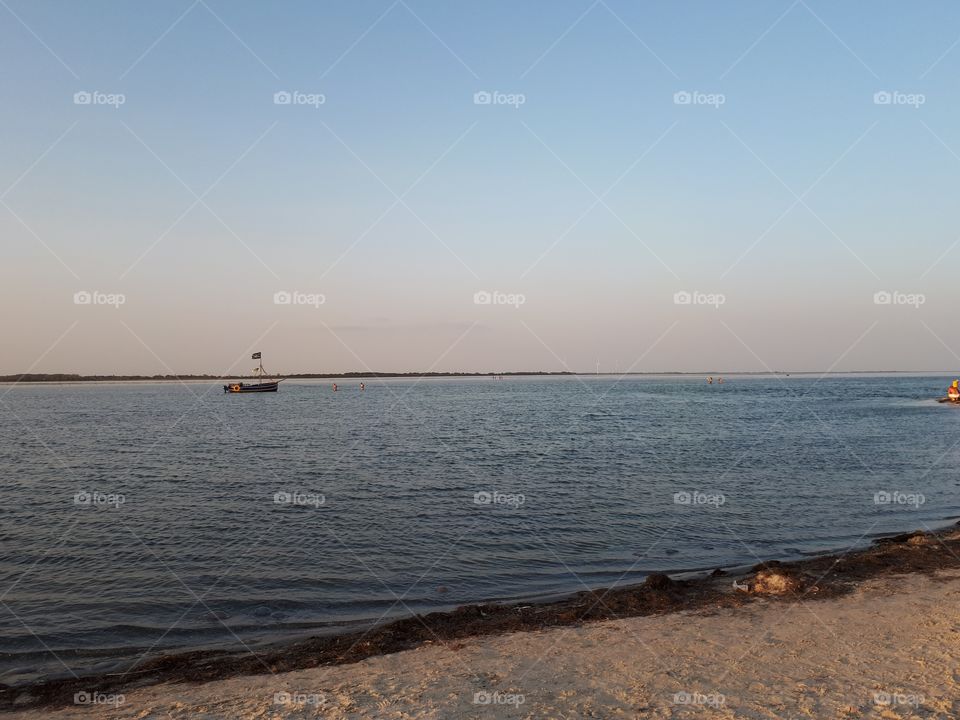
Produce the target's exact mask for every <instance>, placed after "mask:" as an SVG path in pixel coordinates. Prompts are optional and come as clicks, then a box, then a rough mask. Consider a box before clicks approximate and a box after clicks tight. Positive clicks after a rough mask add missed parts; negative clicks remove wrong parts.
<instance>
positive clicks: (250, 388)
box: [223, 381, 280, 394]
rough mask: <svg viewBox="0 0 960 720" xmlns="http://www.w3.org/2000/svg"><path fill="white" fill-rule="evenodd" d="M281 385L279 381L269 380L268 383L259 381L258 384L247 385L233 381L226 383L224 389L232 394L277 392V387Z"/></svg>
mask: <svg viewBox="0 0 960 720" xmlns="http://www.w3.org/2000/svg"><path fill="white" fill-rule="evenodd" d="M278 387H280V383H279V381H278V382H268V383H257V384H256V385H245V384H241V383H233V384H231V385H224V386H223V391H224V392H225V393H230V394H242V393H265V392H276V391H277V388H278Z"/></svg>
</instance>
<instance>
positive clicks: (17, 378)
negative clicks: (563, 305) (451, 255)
mask: <svg viewBox="0 0 960 720" xmlns="http://www.w3.org/2000/svg"><path fill="white" fill-rule="evenodd" d="M951 373H956V371H954V370H840V371H832V372H819V371H816V370H800V371H793V370H775V371H773V372H770V371H750V370H734V371H723V370H719V371H718V370H704V371H701V372H688V371H676V370H665V371H657V372H628V373H618V372H602V373H594V372H573V371H570V370H562V371H553V370H523V371H511V372H345V373H289V374H284V373H278V374H271V375H270V377H277V378H284V379H290V380H336V379H353V378H357V379H363V378H473V377H558V376H584V377H590V376H603V377H628V376H653V377H656V376H666V375H685V376H693V377H700V376H707V375H719V376H723V375H726V376H729V377H735V376H737V375H755V376H770V377H777V376H781V375H820V376H827V375H900V374H912V375H949V374H951ZM226 379H236V380H247V379H250V380H256V379H257V378H256V376H255V375H79V374H76V373H20V374H17V375H0V383H22V382H26V383H42V382H52V383H71V382H123V381H137V380H139V381H177V380H211V381H221V380H226Z"/></svg>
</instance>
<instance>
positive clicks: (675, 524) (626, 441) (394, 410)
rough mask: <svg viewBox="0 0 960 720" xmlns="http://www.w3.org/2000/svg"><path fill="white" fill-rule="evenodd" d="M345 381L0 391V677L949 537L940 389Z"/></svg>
mask: <svg viewBox="0 0 960 720" xmlns="http://www.w3.org/2000/svg"><path fill="white" fill-rule="evenodd" d="M357 385H358V383H357V382H342V383H340V388H341V389H340V391H339V392H337V393H333V392H331V390H330V387H329V383H326V382H307V381H304V382H294V381H290V382H285V383H284V384H283V385H282V388H281V391H280V392H279V393H277V394H276V395H246V396H232V395H231V396H225V395H223V394H222V391H221V389H220V386H219V385H215V386H209V385H206V384H202V383H192V384H189V385H188V386H187V387H185V386H183V385H179V384H176V383H166V384H97V385H62V386H52V385H49V386H48V385H34V386H25V385H21V386H16V387H12V388H10V387H0V394H4V393H5V394H4V395H3V398H2V402H0V418H2V422H0V462H2V465H3V468H4V469H5V473H4V480H3V483H2V485H0V517H2V525H0V682H7V683H10V682H16V681H21V680H25V679H28V678H31V677H36V676H38V675H52V674H64V673H66V672H67V671H68V668H69V669H70V670H72V671H75V672H80V671H90V670H102V669H106V668H115V667H117V666H118V665H119V667H124V666H125V665H124V663H126V664H129V663H130V662H132V661H133V660H135V659H136V658H139V657H142V656H143V655H144V654H145V653H159V652H169V651H171V650H173V649H177V648H179V649H182V648H194V647H211V646H229V647H236V646H238V645H239V644H240V642H241V641H242V642H243V643H245V644H247V645H254V644H256V643H262V642H272V641H277V640H278V639H281V640H282V639H287V638H294V637H301V636H304V635H310V634H316V633H319V632H332V631H336V630H339V629H341V628H343V627H344V626H345V625H349V624H351V623H356V622H359V621H364V622H369V621H372V620H376V619H379V618H383V617H391V616H395V615H399V614H404V613H409V612H411V611H417V612H419V611H425V610H431V609H438V608H446V607H450V606H454V605H457V604H462V603H467V602H475V601H480V600H494V599H508V598H510V599H512V598H532V597H543V596H549V595H551V594H558V593H566V592H571V591H576V590H581V589H583V588H584V587H585V586H588V587H598V586H608V585H611V584H615V583H629V582H637V581H639V580H641V579H642V578H643V576H644V575H645V574H648V573H650V572H652V571H667V572H679V571H694V570H702V569H709V568H714V567H717V566H731V565H742V564H752V563H754V562H756V561H757V560H758V559H769V558H788V557H796V556H800V555H802V554H805V553H814V552H822V551H824V550H842V549H845V548H847V547H851V546H854V545H860V544H864V543H866V542H868V541H869V540H870V538H872V537H875V536H877V535H879V534H883V533H889V532H895V531H902V530H908V529H913V528H918V527H923V526H924V524H926V525H928V526H930V527H933V526H936V525H937V524H942V523H943V522H944V521H945V520H948V519H950V518H954V517H955V516H957V515H958V514H960V512H958V511H960V494H958V490H960V473H958V470H957V466H958V459H960V446H958V445H957V443H958V441H960V409H957V408H954V407H946V406H942V405H938V404H936V403H934V402H932V401H931V398H933V397H935V396H938V395H942V394H943V392H944V390H945V387H946V385H947V380H946V379H945V378H942V377H907V376H896V377H844V378H839V377H830V378H825V379H821V380H817V379H816V378H812V377H790V378H784V379H774V378H769V377H768V378H745V377H734V378H730V379H728V381H727V383H725V384H724V385H722V386H721V385H713V386H707V385H706V384H705V383H704V382H703V380H702V379H700V378H697V379H691V378H657V379H653V378H637V379H625V380H620V381H617V380H616V379H615V378H603V377H600V378H583V379H577V378H560V379H539V378H538V379H522V378H513V379H506V380H503V381H495V380H491V379H489V378H483V379H469V380H459V379H444V380H424V381H413V380H397V381H382V382H374V381H367V389H366V391H364V392H360V391H359V390H358V387H357ZM877 493H887V494H888V495H889V498H890V500H891V502H880V503H878V502H877V495H876V494H877ZM898 493H899V494H898ZM879 498H880V500H881V501H883V500H885V499H886V498H887V496H885V495H881V496H879Z"/></svg>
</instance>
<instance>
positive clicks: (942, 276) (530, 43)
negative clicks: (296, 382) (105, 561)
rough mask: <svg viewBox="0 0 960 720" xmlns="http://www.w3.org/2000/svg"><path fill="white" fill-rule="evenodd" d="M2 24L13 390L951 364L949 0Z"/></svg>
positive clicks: (954, 49)
mask: <svg viewBox="0 0 960 720" xmlns="http://www.w3.org/2000/svg"><path fill="white" fill-rule="evenodd" d="M0 18H2V21H0V62H2V66H3V76H2V77H3V87H4V90H5V100H6V101H5V102H4V103H3V104H2V106H0V237H2V238H3V260H4V261H3V263H2V264H0V298H2V300H3V302H4V305H5V307H6V308H7V309H8V310H7V312H6V313H5V317H6V319H7V332H6V337H7V339H8V342H7V343H5V352H4V353H3V356H2V358H0V374H8V373H15V372H24V371H28V370H30V371H33V372H80V373H131V374H132V373H138V374H139V373H143V374H153V373H166V372H174V373H204V372H211V373H224V374H229V373H230V372H231V371H234V372H236V371H239V370H244V369H249V367H252V362H251V361H250V360H249V354H250V352H251V351H254V350H260V351H262V352H263V357H264V364H265V366H266V367H267V369H268V370H271V371H276V372H310V371H317V372H341V371H352V370H366V369H372V370H378V371H411V370H437V371H494V370H504V371H506V370H564V369H572V370H578V371H593V370H594V369H595V368H596V366H597V363H598V362H599V367H600V370H601V371H603V372H614V371H624V370H627V369H631V370H634V371H670V370H677V371H699V370H723V371H763V370H770V369H776V370H795V371H803V370H828V369H832V370H836V371H842V370H934V369H937V370H948V369H951V368H953V367H957V366H960V355H958V354H960V338H955V337H953V336H951V334H950V333H949V329H950V328H951V327H955V326H956V324H957V323H956V317H955V313H956V311H957V309H958V308H960V304H958V302H957V300H958V293H957V290H956V286H955V285H956V284H955V281H954V280H953V279H952V277H951V274H952V271H951V267H952V268H956V267H957V266H958V263H960V247H958V240H960V225H958V223H957V221H956V216H957V212H956V208H957V197H958V188H960V122H958V120H960V97H958V90H957V84H956V80H955V78H956V77H957V76H958V71H960V42H958V40H960V6H958V5H956V4H955V3H947V2H932V3H927V4H924V6H922V7H914V6H907V5H903V4H901V3H894V2H879V3H866V2H862V3H844V4H841V5H838V4H836V3H829V2H825V1H824V0H796V2H794V1H792V0H769V1H764V2H760V1H756V2H733V3H722V4H721V3H708V2H670V3H667V2H627V1H626V0H597V1H596V2H594V0H559V1H557V2H550V3H546V2H506V1H503V2H500V1H497V2H485V3H460V2H440V0H397V1H396V2H394V1H393V0H369V1H358V2H346V1H343V2H327V1H326V0H324V1H321V2H305V1H294V0H291V1H290V2H285V3H283V4H282V5H277V4H271V3H266V2H263V3H254V2H247V1H244V2H226V0H196V1H194V0H170V2H163V3H150V4H147V3H120V2H115V1H114V2H67V1H66V0H59V1H56V2H54V1H51V0H29V1H28V0H3V2H2V3H0ZM287 100H289V102H286V101H287ZM484 292H486V293H491V294H492V295H481V296H480V297H481V300H483V299H489V298H491V297H492V302H490V303H486V304H484V303H483V302H480V303H478V302H477V301H476V297H477V293H484ZM78 293H89V294H90V295H82V294H81V295H77V294H78ZM278 293H281V295H279V296H277V294H278ZM282 293H290V295H283V294H282ZM678 293H689V295H679V296H678V295H677V294H678ZM877 293H881V295H879V296H878V297H879V300H877V299H876V298H875V296H876V294H877ZM882 293H888V294H887V295H883V294H882ZM115 296H121V297H120V299H122V300H123V303H122V305H119V306H117V305H116V304H110V303H111V302H113V301H115V300H117V298H116V297H115ZM277 297H279V299H280V300H281V302H279V303H278V302H277V301H276V298H277ZM287 298H292V302H291V303H289V304H284V303H283V302H282V301H283V300H285V299H287ZM86 299H90V300H91V302H89V303H85V302H84V300H86ZM320 299H322V300H323V302H322V303H320V302H319V300H320ZM678 299H679V300H680V302H678V301H677V300H678ZM686 299H690V300H691V302H689V303H684V302H682V301H683V300H686ZM886 300H889V301H890V302H885V301H886ZM520 301H522V302H520ZM711 303H712V304H711Z"/></svg>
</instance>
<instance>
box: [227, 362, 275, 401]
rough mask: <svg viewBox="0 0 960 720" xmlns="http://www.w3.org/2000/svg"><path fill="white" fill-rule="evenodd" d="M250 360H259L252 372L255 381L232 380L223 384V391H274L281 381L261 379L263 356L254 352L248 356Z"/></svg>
mask: <svg viewBox="0 0 960 720" xmlns="http://www.w3.org/2000/svg"><path fill="white" fill-rule="evenodd" d="M250 358H251V359H252V360H259V361H260V364H259V365H258V366H257V367H255V368H254V369H253V374H254V376H255V377H256V378H257V382H255V383H245V382H241V381H238V382H232V383H227V384H226V385H224V386H223V392H224V393H262V392H276V391H277V388H279V387H280V383H281V382H283V380H282V379H280V380H264V379H263V374H264V370H263V358H262V355H261V353H258V352H255V353H254V354H253V355H251V356H250Z"/></svg>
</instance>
